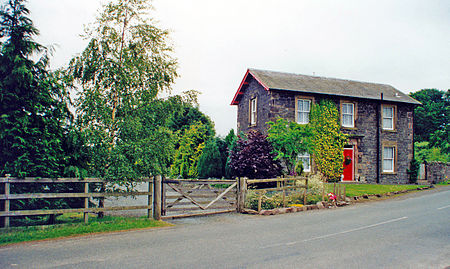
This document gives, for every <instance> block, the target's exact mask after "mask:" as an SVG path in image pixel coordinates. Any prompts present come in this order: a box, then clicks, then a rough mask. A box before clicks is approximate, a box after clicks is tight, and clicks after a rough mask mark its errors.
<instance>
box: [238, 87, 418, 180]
mask: <svg viewBox="0 0 450 269" xmlns="http://www.w3.org/2000/svg"><path fill="white" fill-rule="evenodd" d="M254 97H257V98H258V99H257V100H258V101H257V102H258V105H257V113H258V115H257V124H256V125H255V126H250V125H249V101H250V100H251V99H252V98H254ZM296 98H307V99H311V100H312V101H313V103H319V102H320V100H322V99H331V100H333V101H334V102H335V103H336V106H337V107H338V108H339V109H340V104H341V102H352V103H354V104H355V109H356V113H355V126H354V128H345V127H342V130H343V132H344V133H346V134H348V135H349V136H350V140H349V145H352V146H353V148H354V150H355V180H356V181H364V182H368V183H375V182H377V167H378V168H379V182H380V183H382V184H383V183H391V184H392V183H409V176H408V173H407V169H408V168H409V166H410V161H411V159H412V158H413V126H412V123H413V109H414V107H413V106H412V105H410V104H404V103H388V102H383V103H382V104H383V105H394V107H395V109H396V112H397V113H396V118H395V128H394V130H390V131H387V130H382V128H381V127H380V130H378V128H377V126H381V118H382V117H381V112H380V111H381V107H380V102H379V101H373V100H366V99H356V98H349V97H338V96H327V95H318V94H311V93H299V92H291V91H284V90H270V91H266V90H265V89H264V88H263V87H262V86H261V85H260V84H259V83H258V82H257V81H256V80H254V79H252V80H251V81H250V83H249V86H248V87H247V89H246V90H245V92H244V95H243V96H242V98H241V100H240V102H239V105H238V132H239V133H240V132H244V133H247V132H248V131H249V130H251V129H256V130H259V131H261V132H262V133H267V124H266V122H267V121H275V120H276V118H277V117H282V118H285V119H289V120H292V121H294V120H295V102H296ZM377 112H378V113H379V114H380V116H379V117H378V122H377ZM378 132H379V135H380V136H379V145H378V147H377V133H378ZM383 145H393V146H395V147H396V161H395V169H394V170H395V171H394V172H393V173H383V172H382V149H383ZM378 149H379V152H378ZM377 154H379V163H378V165H377Z"/></svg>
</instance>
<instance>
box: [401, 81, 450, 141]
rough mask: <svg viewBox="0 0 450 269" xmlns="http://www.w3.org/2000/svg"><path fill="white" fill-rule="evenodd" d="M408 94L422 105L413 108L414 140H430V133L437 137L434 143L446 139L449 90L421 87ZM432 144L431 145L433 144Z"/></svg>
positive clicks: (448, 118) (449, 120)
mask: <svg viewBox="0 0 450 269" xmlns="http://www.w3.org/2000/svg"><path fill="white" fill-rule="evenodd" d="M410 96H411V97H413V98H414V99H416V100H417V101H419V102H421V103H422V106H418V107H416V108H415V109H414V138H415V140H416V141H417V142H422V141H430V138H431V137H432V135H433V134H435V133H436V135H437V137H435V139H434V140H435V141H436V144H439V142H441V141H442V139H443V140H444V141H448V139H449V138H448V137H449V134H448V129H449V128H450V127H449V125H450V90H447V91H446V92H445V91H440V90H437V89H422V90H420V91H417V92H413V93H410ZM446 130H447V131H446ZM436 135H435V136H436ZM441 137H442V139H441ZM433 142H434V141H433ZM434 144H435V143H433V146H435V145H434ZM437 146H438V145H437Z"/></svg>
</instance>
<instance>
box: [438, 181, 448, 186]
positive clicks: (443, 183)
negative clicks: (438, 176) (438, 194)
mask: <svg viewBox="0 0 450 269" xmlns="http://www.w3.org/2000/svg"><path fill="white" fill-rule="evenodd" d="M436 185H439V186H445V185H450V180H447V181H442V182H439V183H438V184H436Z"/></svg>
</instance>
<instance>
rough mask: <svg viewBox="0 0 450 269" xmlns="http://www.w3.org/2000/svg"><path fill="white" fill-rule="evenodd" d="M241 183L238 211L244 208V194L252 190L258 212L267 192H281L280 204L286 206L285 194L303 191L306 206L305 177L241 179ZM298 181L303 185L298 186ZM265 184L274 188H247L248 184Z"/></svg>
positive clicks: (306, 189) (306, 184)
mask: <svg viewBox="0 0 450 269" xmlns="http://www.w3.org/2000/svg"><path fill="white" fill-rule="evenodd" d="M242 181H243V182H241V183H240V184H239V186H241V187H240V189H241V190H243V191H241V192H242V194H241V195H239V197H240V198H239V199H238V200H239V203H240V204H239V208H240V211H242V210H244V207H245V204H244V203H245V196H246V195H245V193H246V192H247V190H252V191H254V192H256V193H257V194H258V212H260V211H261V209H262V208H261V207H262V198H263V197H264V196H265V195H266V193H267V192H276V191H277V192H281V193H282V204H283V206H286V192H287V191H290V190H298V189H303V190H304V191H303V204H305V205H306V202H307V195H308V178H307V177H286V178H271V179H245V178H244V179H242ZM299 181H304V184H298V182H299ZM261 183H262V184H267V183H276V185H277V186H276V187H265V188H257V189H252V188H249V185H250V184H261Z"/></svg>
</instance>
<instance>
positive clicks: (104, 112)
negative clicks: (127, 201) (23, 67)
mask: <svg viewBox="0 0 450 269" xmlns="http://www.w3.org/2000/svg"><path fill="white" fill-rule="evenodd" d="M150 8H151V6H150V4H148V2H147V1H144V0H130V1H118V0H116V1H112V2H111V3H109V4H107V5H106V6H104V9H103V12H102V13H101V14H100V16H99V18H98V19H97V21H96V22H95V24H94V25H93V27H91V28H90V29H89V30H88V32H87V37H88V38H89V44H88V46H87V47H86V48H85V50H84V51H83V52H82V54H81V55H80V56H78V57H75V58H74V59H73V60H72V61H71V63H70V66H69V68H68V75H69V76H70V77H71V78H73V79H74V81H75V82H76V83H77V84H78V85H80V87H81V92H80V94H79V95H78V97H77V100H76V106H77V113H78V123H79V126H80V129H81V130H83V136H84V137H85V141H86V143H87V145H89V150H90V152H91V157H92V159H91V162H90V164H91V167H93V168H94V169H95V173H96V174H97V175H98V176H102V177H106V178H111V179H112V178H117V179H122V180H124V179H126V180H131V179H132V178H135V177H138V176H149V174H147V173H150V172H155V171H162V170H164V169H163V168H162V167H163V166H164V165H163V163H166V161H162V160H163V159H164V160H165V159H167V158H166V157H167V156H166V155H167V154H168V152H167V150H168V147H169V146H170V144H171V142H170V137H171V132H170V130H168V129H167V128H163V127H161V126H160V125H152V126H148V125H147V124H148V123H151V124H157V122H158V119H156V118H155V117H160V116H162V114H161V113H159V112H154V111H152V109H154V108H157V109H161V107H158V106H159V105H160V104H159V103H158V102H153V101H154V100H155V98H156V96H157V94H158V93H160V92H161V91H165V90H169V88H170V85H171V83H172V82H173V80H174V78H175V77H176V71H175V68H176V61H175V59H174V58H172V56H171V50H172V49H171V47H170V46H169V45H168V32H167V31H165V30H161V29H159V28H157V27H156V26H154V25H153V24H152V21H151V20H149V19H148V17H147V15H148V11H149V9H150ZM170 114H171V113H169V115H170ZM163 118H164V119H167V117H163ZM166 143H167V145H168V146H167V148H166V147H164V145H166ZM155 154H156V155H158V154H161V155H162V158H159V157H157V156H156V157H154V155H155ZM152 158H156V161H155V159H152ZM153 161H155V162H153ZM144 166H147V167H146V168H144Z"/></svg>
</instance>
